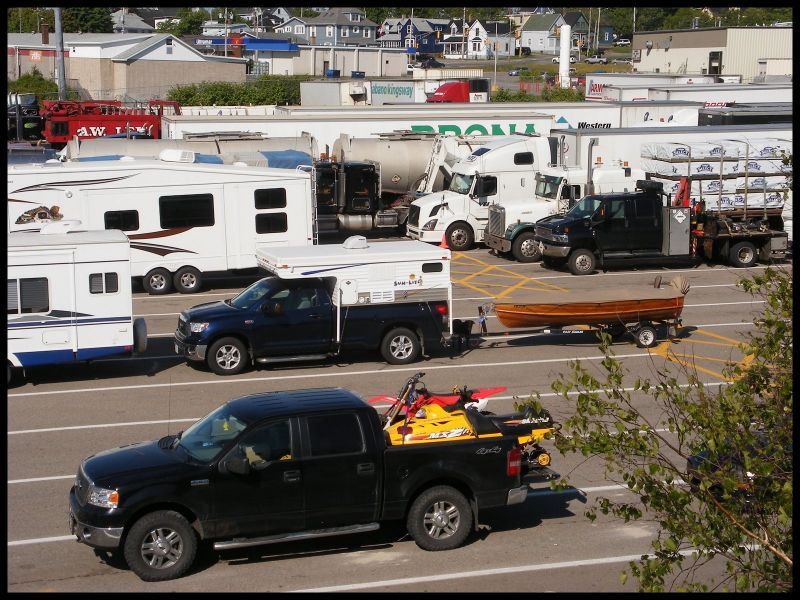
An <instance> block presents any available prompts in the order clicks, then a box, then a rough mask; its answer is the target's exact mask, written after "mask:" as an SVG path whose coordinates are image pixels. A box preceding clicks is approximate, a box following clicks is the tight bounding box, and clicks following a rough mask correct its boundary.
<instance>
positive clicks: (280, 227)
mask: <svg viewBox="0 0 800 600" xmlns="http://www.w3.org/2000/svg"><path fill="white" fill-rule="evenodd" d="M288 229H289V227H288V225H287V222H286V213H263V214H260V215H256V233H283V232H285V231H287V230H288Z"/></svg>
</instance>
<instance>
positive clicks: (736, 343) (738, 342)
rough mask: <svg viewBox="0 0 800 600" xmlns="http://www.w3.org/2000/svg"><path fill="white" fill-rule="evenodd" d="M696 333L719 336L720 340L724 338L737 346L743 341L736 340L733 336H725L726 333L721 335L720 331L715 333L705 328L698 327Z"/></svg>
mask: <svg viewBox="0 0 800 600" xmlns="http://www.w3.org/2000/svg"><path fill="white" fill-rule="evenodd" d="M696 333H699V334H701V335H707V336H708V337H713V338H717V339H718V340H723V341H725V342H730V343H732V344H734V345H736V346H738V345H739V344H741V343H742V340H735V339H733V338H729V337H725V336H724V335H720V334H718V333H714V332H713V331H706V330H705V329H698V330H696Z"/></svg>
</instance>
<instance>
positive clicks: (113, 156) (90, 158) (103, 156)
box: [75, 154, 122, 162]
mask: <svg viewBox="0 0 800 600" xmlns="http://www.w3.org/2000/svg"><path fill="white" fill-rule="evenodd" d="M120 158H122V154H101V155H100V156H79V157H78V158H76V159H75V160H77V161H78V162H92V161H95V160H119V159H120Z"/></svg>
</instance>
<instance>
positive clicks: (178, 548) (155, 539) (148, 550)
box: [140, 527, 183, 569]
mask: <svg viewBox="0 0 800 600" xmlns="http://www.w3.org/2000/svg"><path fill="white" fill-rule="evenodd" d="M140 551H141V555H142V559H143V560H144V562H145V563H146V564H147V566H148V567H151V568H153V569H168V568H169V567H172V566H174V565H175V564H176V563H177V562H178V561H179V560H180V558H181V556H183V539H182V538H181V536H180V534H179V533H178V532H177V531H175V530H174V529H169V528H167V527H159V528H157V529H152V530H150V531H149V532H148V533H147V535H146V536H145V537H144V540H142V546H141V549H140Z"/></svg>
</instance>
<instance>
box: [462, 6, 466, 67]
mask: <svg viewBox="0 0 800 600" xmlns="http://www.w3.org/2000/svg"><path fill="white" fill-rule="evenodd" d="M461 58H462V59H464V58H467V7H466V6H465V7H464V18H463V19H461Z"/></svg>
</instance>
